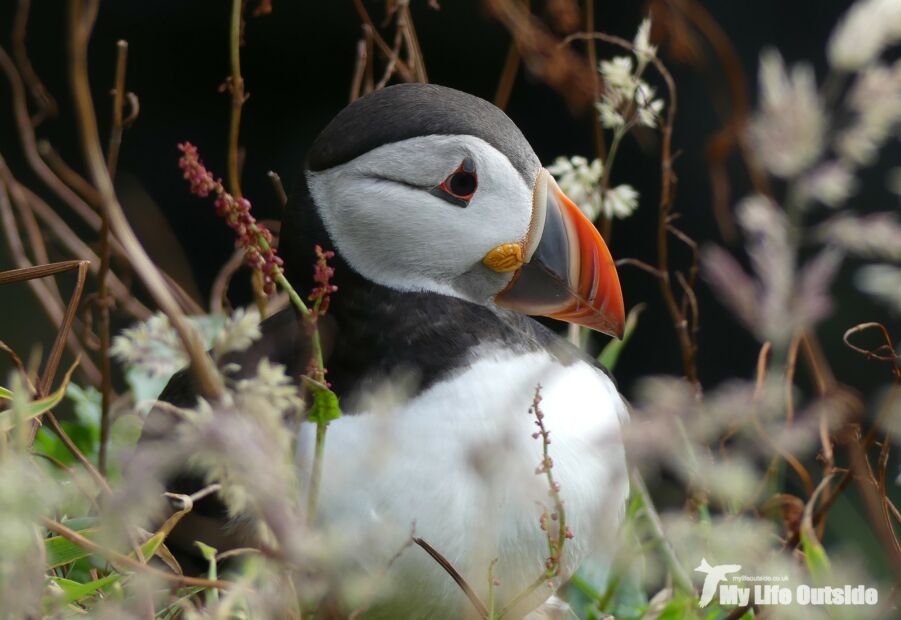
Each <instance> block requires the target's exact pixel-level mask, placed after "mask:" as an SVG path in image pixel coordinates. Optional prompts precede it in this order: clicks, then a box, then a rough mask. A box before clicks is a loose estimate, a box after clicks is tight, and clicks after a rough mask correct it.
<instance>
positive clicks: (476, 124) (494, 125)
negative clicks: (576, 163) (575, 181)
mask: <svg viewBox="0 0 901 620" xmlns="http://www.w3.org/2000/svg"><path fill="white" fill-rule="evenodd" d="M430 135H470V136H475V137H477V138H481V139H482V140H484V141H485V142H487V143H488V144H490V145H491V146H493V147H494V148H496V149H497V150H498V151H500V152H501V153H503V154H504V155H506V156H507V159H509V160H510V163H512V164H513V167H514V168H516V169H517V170H518V171H519V173H520V174H521V175H522V176H523V178H524V179H525V180H526V182H527V183H529V185H531V184H532V183H533V182H534V181H535V175H536V173H537V171H538V169H539V167H540V165H541V164H540V163H539V161H538V157H536V155H535V152H534V151H533V150H532V147H531V146H530V145H529V143H528V141H527V140H526V138H525V136H523V135H522V132H521V131H520V130H519V128H518V127H517V126H516V125H515V124H514V123H513V121H511V120H510V118H509V117H508V116H507V115H506V114H504V113H503V112H502V111H501V110H500V109H498V108H497V107H495V106H494V105H492V104H491V103H488V102H487V101H485V100H484V99H480V98H479V97H476V96H474V95H469V94H467V93H464V92H460V91H459V90H454V89H453V88H447V87H446V86H438V85H436V84H398V85H396V86H389V87H388V88H383V89H381V90H377V91H375V92H373V93H371V94H369V95H366V96H365V97H362V98H360V99H357V100H356V101H354V102H353V103H351V104H350V105H348V106H347V107H346V108H344V109H343V110H341V112H339V113H338V115H337V116H336V117H335V118H334V119H333V120H332V122H331V123H329V124H328V126H327V127H326V128H325V129H324V130H323V131H322V133H320V134H319V137H318V138H316V141H315V142H313V146H312V147H311V149H310V152H309V155H308V158H307V168H309V169H310V170H312V171H314V172H315V171H319V170H325V169H327V168H331V167H333V166H337V165H339V164H343V163H345V162H348V161H350V160H352V159H354V158H356V157H359V156H360V155H362V154H364V153H367V152H369V151H371V150H372V149H374V148H376V147H379V146H382V145H383V144H390V143H392V142H399V141H400V140H407V139H409V138H416V137H418V136H430Z"/></svg>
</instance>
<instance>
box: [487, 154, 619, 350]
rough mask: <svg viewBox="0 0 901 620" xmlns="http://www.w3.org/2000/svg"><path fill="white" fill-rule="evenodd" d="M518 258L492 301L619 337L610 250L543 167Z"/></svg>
mask: <svg viewBox="0 0 901 620" xmlns="http://www.w3.org/2000/svg"><path fill="white" fill-rule="evenodd" d="M522 258H523V264H522V266H521V267H519V269H517V270H516V272H515V273H514V274H513V279H512V280H511V281H510V284H509V285H508V286H507V287H506V288H505V289H504V290H503V291H501V292H500V293H498V295H497V296H496V297H495V302H496V303H497V305H499V306H501V307H504V308H508V309H510V310H515V311H517V312H522V313H524V314H532V315H540V316H548V317H551V318H554V319H559V320H561V321H566V322H568V323H575V324H576V325H582V326H584V327H588V328H591V329H594V330H597V331H599V332H603V333H605V334H609V335H611V336H616V337H617V338H621V337H622V335H623V327H624V325H625V310H624V303H623V293H622V289H621V288H620V285H619V276H618V275H617V273H616V266H615V265H614V263H613V257H612V256H611V255H610V250H608V249H607V244H606V243H604V239H603V238H602V237H601V235H600V233H599V232H598V230H597V228H595V226H594V224H592V223H591V221H590V220H589V219H588V218H587V217H585V215H583V214H582V212H581V211H580V210H579V208H578V207H577V206H576V205H575V204H574V203H573V202H572V201H571V200H570V199H569V198H567V197H566V195H565V194H564V193H563V191H562V190H561V189H560V187H559V186H558V185H557V183H556V181H554V178H553V177H552V176H551V175H550V173H548V171H547V170H545V169H543V168H542V170H541V172H540V173H539V174H538V180H537V181H536V182H535V191H534V196H533V215H532V224H531V227H530V230H529V235H528V238H527V239H526V241H525V243H524V247H523V256H522Z"/></svg>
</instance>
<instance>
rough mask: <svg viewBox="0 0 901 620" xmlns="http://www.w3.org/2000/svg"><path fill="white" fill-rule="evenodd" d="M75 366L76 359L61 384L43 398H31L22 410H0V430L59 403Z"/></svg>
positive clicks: (10, 427) (42, 412)
mask: <svg viewBox="0 0 901 620" xmlns="http://www.w3.org/2000/svg"><path fill="white" fill-rule="evenodd" d="M76 366H78V360H75V363H74V364H72V367H71V368H69V370H68V371H66V376H65V377H63V381H62V384H61V385H60V386H59V388H58V389H57V390H56V391H55V392H53V393H52V394H48V395H47V396H45V397H44V398H39V399H38V400H33V401H31V402H29V403H27V405H26V406H25V410H24V411H15V410H10V409H7V410H6V411H0V432H6V431H9V430H11V429H12V428H13V427H14V426H15V425H16V423H18V422H25V421H26V420H31V419H32V418H36V417H38V416H39V415H43V414H45V413H47V412H48V411H50V410H51V409H53V408H54V407H56V406H57V405H58V404H59V401H61V400H62V399H63V395H64V394H65V393H66V387H67V386H68V385H69V379H70V378H71V377H72V372H73V371H74V370H75V367H76ZM7 392H9V390H7ZM9 394H10V397H11V396H12V392H9Z"/></svg>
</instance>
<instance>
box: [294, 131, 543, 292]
mask: <svg viewBox="0 0 901 620" xmlns="http://www.w3.org/2000/svg"><path fill="white" fill-rule="evenodd" d="M465 160H468V161H467V165H469V163H470V162H471V164H472V165H474V168H475V175H476V180H477V188H476V190H475V192H474V193H473V194H472V197H471V198H470V200H469V201H468V204H467V205H466V206H459V204H453V203H452V202H451V201H449V200H448V199H446V198H442V197H440V196H438V195H436V193H438V192H436V191H433V190H434V189H435V188H437V187H439V186H440V185H441V184H442V182H444V181H445V180H446V179H448V178H449V177H450V176H451V175H452V174H453V173H454V172H455V171H457V170H458V168H460V166H461V165H462V164H463V162H464V161H465ZM536 172H537V171H536ZM307 180H308V184H309V187H310V192H311V194H312V196H313V200H314V202H315V203H316V205H317V207H318V208H319V214H320V216H321V217H322V220H323V222H324V224H325V227H326V230H327V231H328V233H329V236H330V237H331V238H332V241H333V242H334V243H335V246H336V249H337V250H338V251H339V252H340V253H341V255H342V256H343V257H344V259H345V260H346V261H347V262H348V263H349V264H350V265H351V266H352V267H353V268H354V269H355V270H356V271H357V272H359V273H360V274H361V275H362V276H364V277H365V278H367V279H369V280H372V281H373V282H376V283H378V284H381V285H383V286H387V287H389V288H393V289H396V290H404V291H431V292H437V293H443V294H446V295H452V296H454V297H460V298H463V299H467V300H469V301H473V302H476V303H480V304H489V303H491V300H492V298H493V297H494V295H496V294H497V293H499V292H500V291H501V290H503V289H504V288H505V287H506V286H507V284H508V283H509V282H510V279H511V278H512V276H513V274H512V273H497V272H495V271H492V270H491V269H489V268H488V267H485V266H484V265H483V264H482V258H483V257H484V256H485V255H486V254H487V253H488V252H489V251H490V250H492V249H493V248H496V247H497V246H499V245H502V244H506V243H524V242H525V240H526V238H527V236H528V232H529V224H530V221H531V218H532V208H533V207H532V188H531V187H529V186H528V185H527V183H526V181H525V179H523V177H522V175H521V174H520V173H519V172H518V171H517V170H516V169H515V168H514V167H513V165H512V164H511V163H510V160H509V159H507V157H506V156H505V155H504V154H502V153H501V152H500V151H498V150H497V149H495V148H494V147H493V146H491V145H490V144H488V143H487V142H485V141H484V140H482V139H480V138H476V137H474V136H422V137H417V138H411V139H409V140H403V141H400V142H394V143H391V144H386V145H383V146H380V147H378V148H375V149H373V150H372V151H369V152H368V153H365V154H363V155H361V156H359V157H357V158H356V159H353V160H351V161H349V162H346V163H344V164H341V165H339V166H335V167H333V168H329V169H327V170H323V171H320V172H307Z"/></svg>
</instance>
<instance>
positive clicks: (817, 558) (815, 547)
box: [801, 525, 832, 582]
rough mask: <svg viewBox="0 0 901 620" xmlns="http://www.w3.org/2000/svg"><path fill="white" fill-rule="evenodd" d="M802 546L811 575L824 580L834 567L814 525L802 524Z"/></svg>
mask: <svg viewBox="0 0 901 620" xmlns="http://www.w3.org/2000/svg"><path fill="white" fill-rule="evenodd" d="M801 548H802V549H804V561H805V562H806V564H807V570H809V571H810V575H811V576H812V577H813V578H814V580H816V581H817V582H823V581H824V580H825V578H826V577H827V576H828V575H829V573H830V571H831V570H832V567H831V564H830V562H829V556H828V555H826V549H824V548H823V545H822V544H821V543H820V541H819V539H818V538H817V535H816V532H814V531H813V528H812V527H811V528H807V527H805V526H803V525H802V526H801Z"/></svg>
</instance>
